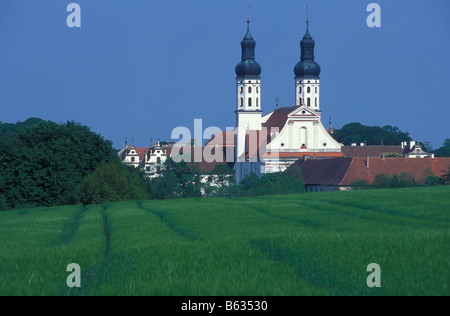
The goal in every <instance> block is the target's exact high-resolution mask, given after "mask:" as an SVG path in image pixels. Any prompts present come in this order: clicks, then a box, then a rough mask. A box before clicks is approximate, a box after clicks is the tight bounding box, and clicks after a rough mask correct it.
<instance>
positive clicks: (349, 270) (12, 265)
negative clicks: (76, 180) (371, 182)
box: [0, 186, 450, 296]
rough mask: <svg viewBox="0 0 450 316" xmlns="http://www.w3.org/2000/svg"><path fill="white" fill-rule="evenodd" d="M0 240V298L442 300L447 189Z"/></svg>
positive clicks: (122, 206) (313, 197)
mask: <svg viewBox="0 0 450 316" xmlns="http://www.w3.org/2000/svg"><path fill="white" fill-rule="evenodd" d="M0 240H1V243H0V295H252V296H253V295H295V296H296V295H450V288H449V287H450V272H449V271H450V249H449V248H450V186H446V187H430V188H410V189H396V190H393V189H392V190H369V191H357V192H331V193H310V194H299V195H286V196H268V197H258V198H237V199H189V200H170V201H129V202H123V203H114V204H108V205H98V206H89V207H87V208H83V207H82V206H66V207H57V208H44V209H30V210H19V211H8V212H3V213H0ZM70 263H78V264H79V265H80V266H81V275H82V285H81V288H74V289H70V288H68V287H67V285H66V279H67V276H68V275H69V272H66V267H67V265H68V264H70ZM370 263H378V264H379V265H380V267H381V287H380V288H369V287H368V286H367V285H366V279H367V277H368V275H369V274H370V273H369V272H367V271H366V267H367V265H368V264H370Z"/></svg>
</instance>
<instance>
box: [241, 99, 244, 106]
mask: <svg viewBox="0 0 450 316" xmlns="http://www.w3.org/2000/svg"><path fill="white" fill-rule="evenodd" d="M241 106H244V98H241Z"/></svg>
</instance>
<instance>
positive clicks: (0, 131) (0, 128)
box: [0, 117, 43, 139]
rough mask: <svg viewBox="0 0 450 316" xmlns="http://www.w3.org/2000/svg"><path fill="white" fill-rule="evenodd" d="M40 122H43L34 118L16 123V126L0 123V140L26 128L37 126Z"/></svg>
mask: <svg viewBox="0 0 450 316" xmlns="http://www.w3.org/2000/svg"><path fill="white" fill-rule="evenodd" d="M42 121H43V120H42V119H40V118H36V117H31V118H29V119H27V120H26V121H25V122H17V123H16V124H12V123H2V122H1V121H0V139H1V138H3V137H8V136H9V135H11V134H12V133H14V132H18V131H20V130H23V129H24V128H26V127H28V126H33V125H37V124H39V123H40V122H42Z"/></svg>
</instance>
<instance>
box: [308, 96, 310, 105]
mask: <svg viewBox="0 0 450 316" xmlns="http://www.w3.org/2000/svg"><path fill="white" fill-rule="evenodd" d="M308 106H311V98H308Z"/></svg>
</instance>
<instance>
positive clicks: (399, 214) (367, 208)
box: [323, 200, 450, 222]
mask: <svg viewBox="0 0 450 316" xmlns="http://www.w3.org/2000/svg"><path fill="white" fill-rule="evenodd" d="M323 202H326V203H329V204H336V205H340V206H346V207H354V208H357V209H360V210H363V211H368V212H372V213H377V214H381V215H390V216H396V217H400V218H407V219H413V220H419V221H424V220H425V221H430V222H440V221H445V222H450V220H448V219H445V218H443V219H441V220H439V221H436V220H433V219H424V218H421V217H419V216H416V215H413V214H405V213H402V212H399V211H394V210H389V209H386V210H382V211H380V210H377V209H374V208H373V207H370V206H364V205H360V204H354V203H349V202H347V203H345V202H338V201H333V202H331V201H327V200H323Z"/></svg>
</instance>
